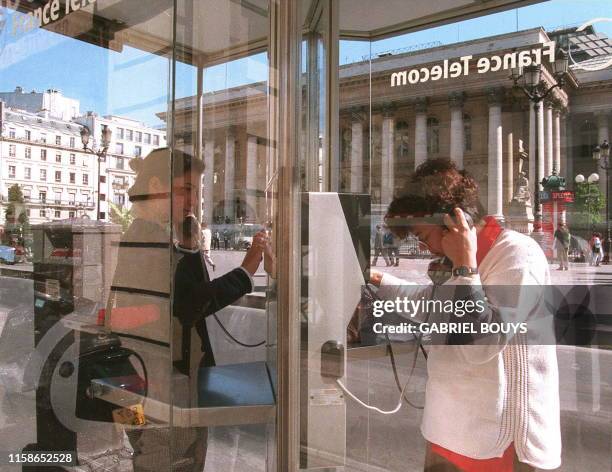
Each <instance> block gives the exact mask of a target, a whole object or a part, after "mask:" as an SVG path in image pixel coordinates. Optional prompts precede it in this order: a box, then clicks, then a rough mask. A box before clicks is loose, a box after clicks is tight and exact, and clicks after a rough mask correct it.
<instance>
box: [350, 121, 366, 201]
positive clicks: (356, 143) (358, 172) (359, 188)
mask: <svg viewBox="0 0 612 472" xmlns="http://www.w3.org/2000/svg"><path fill="white" fill-rule="evenodd" d="M350 169H351V174H350V175H351V182H350V191H351V193H361V192H363V113H361V112H360V111H359V110H355V111H353V114H352V122H351V167H350Z"/></svg>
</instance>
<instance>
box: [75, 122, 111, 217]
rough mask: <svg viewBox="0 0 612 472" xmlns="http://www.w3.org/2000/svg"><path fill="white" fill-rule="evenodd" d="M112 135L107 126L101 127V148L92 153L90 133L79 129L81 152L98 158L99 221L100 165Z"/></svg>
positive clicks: (98, 202)
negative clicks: (81, 144)
mask: <svg viewBox="0 0 612 472" xmlns="http://www.w3.org/2000/svg"><path fill="white" fill-rule="evenodd" d="M112 134H113V132H112V131H111V129H110V128H109V127H108V126H107V125H103V126H102V133H101V139H100V144H101V147H100V149H99V150H97V151H94V149H93V148H92V147H90V146H89V139H90V138H91V131H90V130H89V128H88V127H87V126H83V127H82V128H81V143H83V150H84V151H85V152H89V153H91V154H93V155H95V156H96V157H97V158H98V175H97V178H98V197H97V200H96V219H100V164H101V163H102V162H104V161H106V153H107V152H108V147H109V146H110V143H111V138H112Z"/></svg>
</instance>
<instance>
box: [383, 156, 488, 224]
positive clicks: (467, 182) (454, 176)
mask: <svg viewBox="0 0 612 472" xmlns="http://www.w3.org/2000/svg"><path fill="white" fill-rule="evenodd" d="M457 207H459V208H461V209H462V210H463V211H465V212H466V213H468V214H469V215H470V216H471V217H472V219H473V221H474V222H478V221H480V220H481V219H482V218H483V217H484V215H485V212H484V208H483V206H482V204H481V203H480V198H479V195H478V183H476V180H475V179H474V177H472V176H471V175H470V174H468V173H467V172H466V171H465V170H459V169H457V165H456V164H455V163H454V162H453V161H451V160H449V159H444V158H437V159H427V160H426V161H425V162H423V163H422V164H421V165H420V166H418V167H417V168H416V170H415V172H414V174H413V176H412V179H411V183H410V186H409V193H408V192H406V194H404V195H403V196H399V197H398V198H396V199H394V201H393V202H392V203H391V205H390V206H389V211H390V212H391V210H393V212H394V213H397V211H398V210H400V211H402V212H404V213H406V214H416V213H427V214H432V213H448V212H450V211H452V210H453V209H454V208H457Z"/></svg>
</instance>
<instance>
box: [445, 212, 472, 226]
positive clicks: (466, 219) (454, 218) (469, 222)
mask: <svg viewBox="0 0 612 472" xmlns="http://www.w3.org/2000/svg"><path fill="white" fill-rule="evenodd" d="M461 211H463V216H465V221H466V222H467V224H468V227H469V228H470V229H472V228H473V227H474V219H473V218H472V216H471V215H470V214H469V213H468V212H467V211H465V210H464V209H463V208H462V209H461ZM448 214H449V215H450V217H451V218H452V219H453V221H454V222H455V223H457V215H456V214H455V208H453V209H451V210H450V211H449V212H448Z"/></svg>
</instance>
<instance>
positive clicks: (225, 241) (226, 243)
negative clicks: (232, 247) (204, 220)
mask: <svg viewBox="0 0 612 472" xmlns="http://www.w3.org/2000/svg"><path fill="white" fill-rule="evenodd" d="M223 249H225V250H226V251H227V250H228V249H229V231H228V230H227V229H224V230H223Z"/></svg>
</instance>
